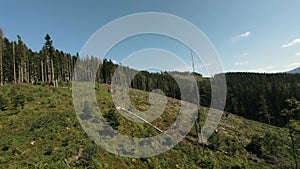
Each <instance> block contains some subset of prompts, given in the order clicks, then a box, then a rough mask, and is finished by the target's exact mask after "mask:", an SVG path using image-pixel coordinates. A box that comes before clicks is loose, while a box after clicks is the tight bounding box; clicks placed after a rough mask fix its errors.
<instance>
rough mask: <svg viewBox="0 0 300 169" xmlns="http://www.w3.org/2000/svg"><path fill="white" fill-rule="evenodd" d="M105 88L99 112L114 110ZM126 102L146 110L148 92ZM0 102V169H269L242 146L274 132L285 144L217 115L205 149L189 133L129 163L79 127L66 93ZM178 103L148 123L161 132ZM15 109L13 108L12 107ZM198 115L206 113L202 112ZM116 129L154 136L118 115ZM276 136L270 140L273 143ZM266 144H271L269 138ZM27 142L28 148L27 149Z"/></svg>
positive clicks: (36, 89) (22, 92) (42, 90)
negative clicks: (167, 147) (1, 105)
mask: <svg viewBox="0 0 300 169" xmlns="http://www.w3.org/2000/svg"><path fill="white" fill-rule="evenodd" d="M109 89H110V88H109V86H107V85H99V86H97V90H96V92H97V99H98V103H99V107H100V108H101V111H102V112H107V111H108V110H109V109H114V106H113V103H112V99H111V96H110V92H109V91H110V90H109ZM130 93H131V100H132V102H133V104H134V105H136V107H137V109H140V110H147V108H149V106H150V104H149V103H148V101H147V99H148V93H146V92H143V91H137V90H132V91H131V92H130ZM0 94H1V96H2V98H9V100H8V103H7V105H8V106H7V110H5V111H1V110H0V138H1V140H0V168H68V166H67V164H66V160H67V161H68V158H70V157H72V156H75V155H76V154H78V151H79V149H80V148H83V155H82V156H81V158H80V159H79V160H77V161H71V162H70V163H69V166H70V167H75V168H234V167H235V168H272V167H275V166H278V165H279V164H278V163H274V164H272V163H270V162H267V160H266V158H258V157H256V155H254V154H251V153H249V152H248V151H246V149H245V147H246V145H247V144H249V142H250V141H251V137H252V136H254V135H256V134H257V135H261V136H263V135H264V133H268V132H272V133H275V135H276V137H277V138H278V140H280V141H282V145H284V144H287V143H288V142H289V141H288V135H287V131H286V130H285V129H282V128H277V127H274V126H268V125H265V124H261V123H258V122H254V121H250V120H246V119H244V118H240V117H237V116H234V115H231V114H229V115H228V116H223V118H222V121H221V123H220V125H219V127H218V133H216V134H214V135H213V136H212V138H211V139H210V140H209V141H210V142H211V146H209V147H205V151H204V152H205V154H204V155H203V154H202V148H201V147H200V146H198V145H197V141H196V139H195V138H196V136H195V131H194V130H192V131H191V133H190V134H189V135H188V136H187V137H186V139H184V140H183V141H182V142H181V143H180V144H178V145H177V146H176V147H174V148H173V149H171V150H169V151H168V152H166V153H164V154H161V155H159V156H155V157H151V158H145V159H130V158H125V157H120V156H116V155H114V154H111V153H108V152H106V151H105V150H103V149H102V148H101V147H98V146H97V145H95V144H94V143H93V141H92V140H90V139H89V137H88V136H87V135H86V134H85V132H84V131H83V129H82V128H81V126H80V124H79V122H78V120H77V118H76V115H75V114H74V110H73V105H72V96H71V90H70V89H68V88H56V89H53V88H50V87H42V86H29V85H24V86H13V85H8V86H4V87H1V90H0ZM17 96H20V97H22V98H24V99H25V105H24V108H22V106H21V105H15V106H13V105H12V103H13V101H14V100H18V98H20V97H17ZM179 105H180V104H179V101H178V100H175V99H170V98H168V105H167V109H166V111H165V112H164V114H163V115H162V118H159V119H157V120H155V121H154V124H156V125H157V126H159V127H160V128H161V129H166V128H167V126H168V125H170V124H172V122H173V121H174V119H175V118H176V115H177V112H178V110H179ZM16 107H17V108H16ZM202 111H204V112H207V109H206V108H202ZM119 121H120V126H119V129H118V130H119V131H120V132H121V133H124V134H128V135H131V136H135V137H140V136H151V135H156V134H157V132H156V131H155V130H154V129H153V128H151V127H149V126H147V125H143V124H135V123H131V122H128V121H127V120H125V118H123V117H122V116H119ZM277 138H276V139H277ZM270 141H271V140H270ZM32 144H33V145H32ZM290 159H291V158H290V154H289V153H287V155H286V154H284V152H283V156H282V157H278V159H276V160H279V162H281V163H283V162H282V161H284V163H286V164H285V165H290V163H291V160H290Z"/></svg>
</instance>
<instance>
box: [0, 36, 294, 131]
mask: <svg viewBox="0 0 300 169" xmlns="http://www.w3.org/2000/svg"><path fill="white" fill-rule="evenodd" d="M0 42H1V43H0V83H1V84H5V83H33V84H40V83H48V84H53V82H54V81H56V80H57V81H60V82H69V81H71V80H72V79H76V78H79V79H82V80H83V81H85V80H91V79H93V78H94V74H93V72H92V70H90V69H86V68H82V69H81V68H80V67H79V68H78V69H77V70H79V71H77V72H75V73H73V70H74V67H75V66H76V65H75V63H76V61H77V62H83V63H85V64H87V65H92V64H97V73H96V81H97V82H99V83H106V84H110V83H111V81H112V76H113V75H114V72H115V70H116V69H117V68H118V67H119V68H121V69H122V71H123V72H124V73H125V74H126V75H127V74H135V73H137V74H136V75H135V76H134V78H133V79H132V80H130V79H131V77H128V79H127V80H128V81H130V87H132V88H136V89H140V90H145V91H152V90H153V89H161V90H162V91H164V93H165V94H166V95H167V96H169V97H173V98H177V99H180V98H181V94H180V90H179V87H178V85H177V83H176V81H175V80H174V78H173V77H172V76H171V75H170V74H172V75H173V76H177V77H179V78H183V79H184V77H185V76H187V75H191V73H189V72H157V73H150V72H147V71H141V72H138V71H137V70H134V69H131V68H129V67H125V66H121V65H117V64H114V63H113V62H112V61H111V60H107V59H104V60H100V59H99V58H96V57H93V56H89V57H88V56H86V57H84V58H83V57H79V55H78V54H76V55H71V54H68V53H65V52H63V51H59V50H57V49H55V47H54V45H53V41H52V39H51V37H50V36H49V35H48V34H47V35H46V36H45V43H44V45H43V47H42V49H41V50H40V51H38V52H34V51H32V50H31V49H29V48H28V47H27V46H26V44H24V43H23V41H22V39H21V37H20V36H18V41H17V42H14V41H9V40H8V39H7V38H5V37H3V34H2V32H1V31H0ZM81 75H83V76H81ZM192 75H194V77H195V79H196V81H197V85H198V88H199V95H200V104H201V105H203V106H208V107H209V106H210V102H211V78H204V77H202V76H201V74H198V73H192ZM218 76H220V75H215V77H213V78H217V77H218ZM225 76H226V81H227V100H226V106H225V111H227V112H230V113H233V114H237V115H240V116H243V117H246V118H248V119H253V120H256V121H260V122H263V123H267V124H272V125H276V126H285V125H286V124H287V122H288V119H287V118H286V117H285V116H284V115H282V113H281V111H282V110H283V109H285V108H287V106H288V105H287V103H286V102H285V101H286V100H287V99H289V98H295V99H297V100H300V74H285V73H282V74H258V73H226V74H225ZM189 85H191V83H188V82H187V83H186V84H185V87H186V88H187V89H188V88H189V87H191V86H189ZM213 85H217V84H213ZM187 91H188V90H187ZM297 116H298V117H299V119H300V114H299V115H297Z"/></svg>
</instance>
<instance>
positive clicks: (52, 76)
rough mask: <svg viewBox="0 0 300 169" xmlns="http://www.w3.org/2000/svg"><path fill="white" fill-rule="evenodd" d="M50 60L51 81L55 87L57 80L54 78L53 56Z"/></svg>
mask: <svg viewBox="0 0 300 169" xmlns="http://www.w3.org/2000/svg"><path fill="white" fill-rule="evenodd" d="M50 62H51V81H52V83H53V85H54V87H56V86H55V80H54V66H53V59H52V58H51V59H50Z"/></svg>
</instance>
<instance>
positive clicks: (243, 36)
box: [240, 32, 251, 38]
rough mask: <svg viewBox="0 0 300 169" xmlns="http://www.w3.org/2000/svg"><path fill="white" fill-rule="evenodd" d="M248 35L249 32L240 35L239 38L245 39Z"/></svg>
mask: <svg viewBox="0 0 300 169" xmlns="http://www.w3.org/2000/svg"><path fill="white" fill-rule="evenodd" d="M250 34H251V32H245V33H243V34H241V35H240V37H242V38H247V37H248V36H249V35H250Z"/></svg>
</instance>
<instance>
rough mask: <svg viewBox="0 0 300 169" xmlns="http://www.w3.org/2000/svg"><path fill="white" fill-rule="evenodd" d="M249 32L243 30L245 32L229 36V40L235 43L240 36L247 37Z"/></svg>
mask: <svg viewBox="0 0 300 169" xmlns="http://www.w3.org/2000/svg"><path fill="white" fill-rule="evenodd" d="M250 34H251V32H245V33H242V34H240V35H237V36H234V37H232V38H231V42H232V43H236V42H238V41H239V40H240V39H241V38H247V37H249V36H250Z"/></svg>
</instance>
